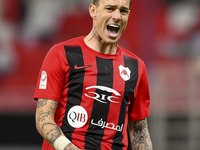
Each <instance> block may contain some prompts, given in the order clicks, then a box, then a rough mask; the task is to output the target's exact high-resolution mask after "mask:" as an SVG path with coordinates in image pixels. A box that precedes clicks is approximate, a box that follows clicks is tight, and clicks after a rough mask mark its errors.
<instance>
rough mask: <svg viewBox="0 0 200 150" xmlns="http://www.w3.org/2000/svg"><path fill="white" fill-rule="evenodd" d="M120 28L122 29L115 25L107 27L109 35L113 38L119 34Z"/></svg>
mask: <svg viewBox="0 0 200 150" xmlns="http://www.w3.org/2000/svg"><path fill="white" fill-rule="evenodd" d="M119 28H120V27H119V26H118V25H114V24H110V25H107V31H108V34H109V35H110V36H111V37H116V36H117V34H118V32H119Z"/></svg>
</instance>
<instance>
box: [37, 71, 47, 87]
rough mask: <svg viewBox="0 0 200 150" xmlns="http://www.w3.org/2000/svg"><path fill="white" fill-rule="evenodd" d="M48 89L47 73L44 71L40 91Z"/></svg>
mask: <svg viewBox="0 0 200 150" xmlns="http://www.w3.org/2000/svg"><path fill="white" fill-rule="evenodd" d="M46 87H47V73H46V71H42V73H41V77H40V85H39V89H46Z"/></svg>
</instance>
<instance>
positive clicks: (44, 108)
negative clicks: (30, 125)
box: [35, 98, 80, 150]
mask: <svg viewBox="0 0 200 150" xmlns="http://www.w3.org/2000/svg"><path fill="white" fill-rule="evenodd" d="M57 105H58V102H57V101H53V100H48V99H41V98H40V99H38V102H37V109H36V115H35V119H36V128H37V130H38V132H39V133H40V134H41V136H42V137H43V138H44V139H45V140H46V141H47V142H48V143H49V144H50V145H51V146H53V145H54V142H55V140H56V139H57V138H58V137H59V136H64V134H63V132H62V130H61V129H60V127H59V126H58V125H57V124H56V123H55V122H54V116H55V112H56V109H57ZM72 149H73V150H80V149H79V148H77V147H76V146H75V145H74V144H72V143H70V144H68V145H67V146H66V147H65V150H72Z"/></svg>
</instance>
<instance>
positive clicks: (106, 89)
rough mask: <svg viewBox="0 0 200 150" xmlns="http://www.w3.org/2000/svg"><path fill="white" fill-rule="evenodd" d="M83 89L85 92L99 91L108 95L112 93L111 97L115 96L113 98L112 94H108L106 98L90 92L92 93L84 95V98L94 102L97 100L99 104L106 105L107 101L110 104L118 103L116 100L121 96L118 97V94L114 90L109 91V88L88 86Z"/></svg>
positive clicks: (100, 94) (103, 95) (104, 95)
mask: <svg viewBox="0 0 200 150" xmlns="http://www.w3.org/2000/svg"><path fill="white" fill-rule="evenodd" d="M85 89H86V90H90V89H99V90H101V91H106V92H108V93H113V95H115V96H112V94H109V95H111V96H108V95H106V94H102V93H97V92H92V91H88V92H87V93H85V96H87V97H89V98H92V99H94V100H97V101H99V102H100V103H108V102H109V101H110V102H112V103H119V101H117V100H118V99H119V96H121V95H120V93H119V92H117V91H116V90H114V89H111V88H109V87H106V86H89V87H87V88H85Z"/></svg>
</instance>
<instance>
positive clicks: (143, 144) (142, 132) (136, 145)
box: [132, 119, 152, 150]
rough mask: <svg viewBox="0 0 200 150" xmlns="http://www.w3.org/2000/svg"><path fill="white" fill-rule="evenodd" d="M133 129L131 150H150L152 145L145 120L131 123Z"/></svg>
mask: <svg viewBox="0 0 200 150" xmlns="http://www.w3.org/2000/svg"><path fill="white" fill-rule="evenodd" d="M133 128H134V133H133V141H132V147H133V150H152V144H151V140H150V135H149V131H148V127H147V120H146V119H144V120H140V121H135V122H134V123H133Z"/></svg>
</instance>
